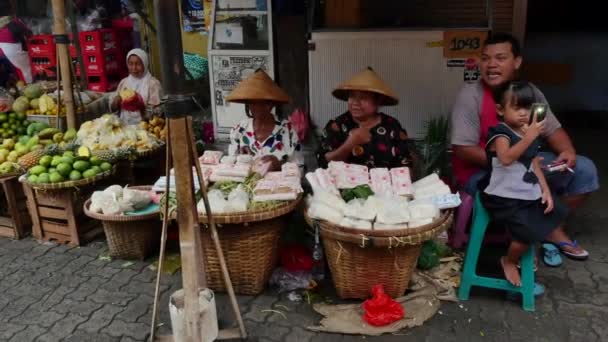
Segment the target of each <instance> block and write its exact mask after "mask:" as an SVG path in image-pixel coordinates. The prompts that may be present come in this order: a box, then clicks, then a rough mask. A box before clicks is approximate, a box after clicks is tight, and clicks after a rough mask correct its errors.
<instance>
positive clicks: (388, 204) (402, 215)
mask: <svg viewBox="0 0 608 342" xmlns="http://www.w3.org/2000/svg"><path fill="white" fill-rule="evenodd" d="M383 200H384V204H383V206H382V208H381V210H380V211H379V212H378V216H376V221H378V222H379V223H384V224H402V223H407V222H409V221H410V213H409V211H408V202H407V200H405V199H403V198H400V197H393V198H385V199H383Z"/></svg>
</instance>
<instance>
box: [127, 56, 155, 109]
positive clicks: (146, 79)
mask: <svg viewBox="0 0 608 342" xmlns="http://www.w3.org/2000/svg"><path fill="white" fill-rule="evenodd" d="M131 56H137V57H139V59H141V63H142V64H143V65H144V74H143V76H142V77H140V78H138V77H135V76H133V75H131V74H129V76H128V77H127V78H126V80H125V83H124V86H125V87H127V88H130V89H133V90H135V91H136V92H137V93H138V94H139V95H141V98H142V99H143V100H144V102H147V100H148V95H149V90H150V80H151V79H152V74H150V71H148V54H147V53H146V52H145V51H144V50H142V49H133V50H131V51H129V53H127V64H129V57H131Z"/></svg>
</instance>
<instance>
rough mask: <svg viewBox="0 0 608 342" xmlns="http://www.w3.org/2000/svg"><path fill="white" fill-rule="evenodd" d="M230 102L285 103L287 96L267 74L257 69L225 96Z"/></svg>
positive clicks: (288, 99)
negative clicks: (263, 101) (262, 101)
mask: <svg viewBox="0 0 608 342" xmlns="http://www.w3.org/2000/svg"><path fill="white" fill-rule="evenodd" d="M226 100H227V101H230V102H239V103H248V102H251V101H256V100H265V101H272V102H277V103H287V102H289V101H290V98H289V95H287V93H286V92H285V91H284V90H283V89H281V88H280V87H279V86H278V85H277V84H276V83H274V81H273V80H272V78H270V76H268V74H267V73H265V72H264V70H262V69H258V70H257V71H256V72H254V73H253V75H251V76H249V77H248V78H246V79H244V80H243V81H241V83H239V85H238V86H237V87H236V88H234V90H233V91H232V92H231V93H230V94H229V95H228V96H226Z"/></svg>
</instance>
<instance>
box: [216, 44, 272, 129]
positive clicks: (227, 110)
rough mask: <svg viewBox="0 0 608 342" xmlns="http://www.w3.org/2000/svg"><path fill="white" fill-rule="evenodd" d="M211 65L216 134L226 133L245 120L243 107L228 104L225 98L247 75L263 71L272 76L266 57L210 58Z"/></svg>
mask: <svg viewBox="0 0 608 342" xmlns="http://www.w3.org/2000/svg"><path fill="white" fill-rule="evenodd" d="M210 57H211V63H213V65H212V68H211V70H213V75H212V76H213V84H214V88H215V93H214V94H213V99H212V100H213V101H214V102H215V112H216V127H217V129H218V132H220V133H222V132H228V131H229V130H230V128H232V127H233V126H235V125H236V124H237V123H239V122H240V121H241V120H243V119H245V118H246V115H245V106H244V105H243V104H240V103H230V102H227V101H226V100H225V98H226V96H228V94H230V92H231V91H232V90H233V89H234V88H235V87H236V86H237V85H238V84H239V82H241V81H242V80H243V79H245V78H247V77H248V76H249V75H251V74H253V73H254V72H255V71H256V70H257V69H260V68H261V69H263V70H264V71H266V72H268V73H269V75H272V73H271V72H269V71H268V70H270V69H271V68H270V65H269V57H268V56H251V55H249V56H217V55H214V56H210Z"/></svg>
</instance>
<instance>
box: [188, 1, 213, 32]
mask: <svg viewBox="0 0 608 342" xmlns="http://www.w3.org/2000/svg"><path fill="white" fill-rule="evenodd" d="M203 2H205V6H203ZM208 5H209V4H208V3H207V1H203V0H182V20H183V26H184V31H186V32H201V31H203V32H204V31H206V30H207V27H206V26H205V22H206V20H205V19H207V18H206V16H205V7H210V6H208Z"/></svg>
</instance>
